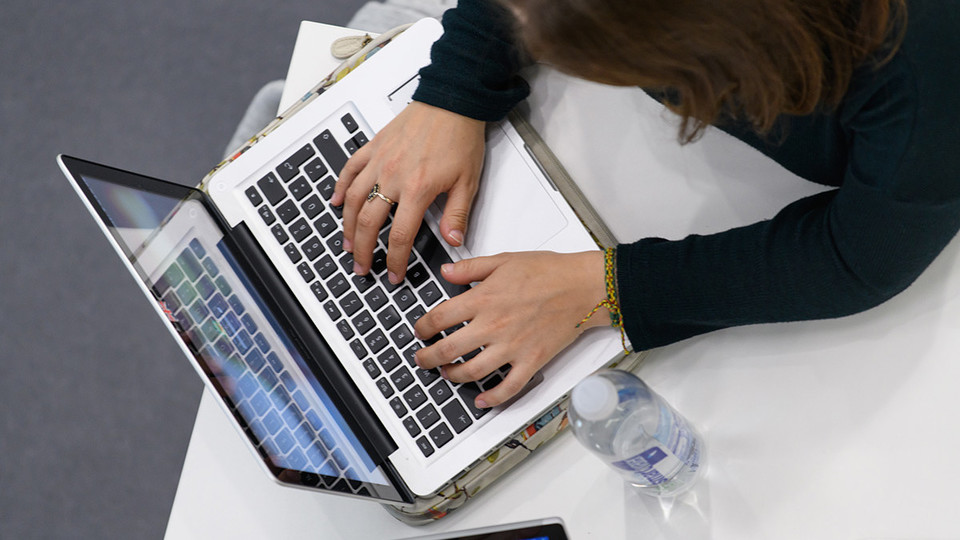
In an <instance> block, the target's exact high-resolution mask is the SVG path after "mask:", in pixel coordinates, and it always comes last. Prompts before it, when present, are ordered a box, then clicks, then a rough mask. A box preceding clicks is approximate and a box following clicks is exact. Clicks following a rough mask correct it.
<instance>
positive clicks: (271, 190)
mask: <svg viewBox="0 0 960 540" xmlns="http://www.w3.org/2000/svg"><path fill="white" fill-rule="evenodd" d="M291 178H292V177H291ZM257 186H259V187H260V191H262V192H263V194H264V195H265V196H266V197H267V200H268V201H270V204H272V205H274V206H276V205H277V203H278V202H280V201H282V200H284V199H286V198H287V190H286V189H284V188H283V184H281V183H280V180H279V179H277V177H276V175H274V174H273V173H267V175H266V176H264V177H263V178H261V179H260V180H257Z"/></svg>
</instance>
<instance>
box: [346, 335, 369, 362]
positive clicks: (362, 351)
mask: <svg viewBox="0 0 960 540" xmlns="http://www.w3.org/2000/svg"><path fill="white" fill-rule="evenodd" d="M350 349H351V350H353V354H355V355H357V360H363V359H364V358H366V357H367V349H366V348H365V347H364V346H363V343H361V342H360V340H359V339H355V340H353V341H351V342H350Z"/></svg>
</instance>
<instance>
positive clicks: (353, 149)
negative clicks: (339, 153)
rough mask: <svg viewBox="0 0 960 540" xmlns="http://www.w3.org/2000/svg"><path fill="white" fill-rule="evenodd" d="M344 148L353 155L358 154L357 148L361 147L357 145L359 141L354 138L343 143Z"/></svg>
mask: <svg viewBox="0 0 960 540" xmlns="http://www.w3.org/2000/svg"><path fill="white" fill-rule="evenodd" d="M343 148H344V149H345V150H346V151H347V153H348V154H350V155H351V156H352V155H353V154H356V153H357V150H359V149H360V147H359V146H358V145H357V141H355V140H353V139H347V142H345V143H343Z"/></svg>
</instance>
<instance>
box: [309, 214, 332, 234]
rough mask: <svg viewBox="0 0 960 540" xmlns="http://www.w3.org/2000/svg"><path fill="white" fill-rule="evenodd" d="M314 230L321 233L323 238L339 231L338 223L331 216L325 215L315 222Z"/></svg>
mask: <svg viewBox="0 0 960 540" xmlns="http://www.w3.org/2000/svg"><path fill="white" fill-rule="evenodd" d="M313 228H314V229H316V230H317V232H318V233H320V237H321V238H326V237H328V236H330V235H331V234H333V233H334V232H335V231H336V230H337V222H336V221H334V219H333V216H331V215H330V214H323V215H322V216H320V218H319V219H317V220H316V221H314V222H313Z"/></svg>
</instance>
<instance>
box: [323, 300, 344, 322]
mask: <svg viewBox="0 0 960 540" xmlns="http://www.w3.org/2000/svg"><path fill="white" fill-rule="evenodd" d="M323 310H324V311H326V312H327V315H329V316H330V320H331V321H335V320H337V319H339V318H340V310H339V309H337V304H335V303H334V301H333V300H329V301H327V302H325V303H324V304H323Z"/></svg>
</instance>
